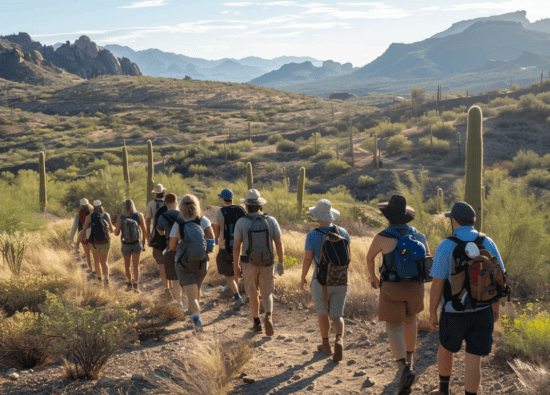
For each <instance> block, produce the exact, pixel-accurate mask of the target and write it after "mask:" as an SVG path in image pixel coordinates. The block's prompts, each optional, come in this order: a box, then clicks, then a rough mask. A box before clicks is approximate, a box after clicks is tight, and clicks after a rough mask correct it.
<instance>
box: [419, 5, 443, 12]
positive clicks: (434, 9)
mask: <svg viewBox="0 0 550 395" xmlns="http://www.w3.org/2000/svg"><path fill="white" fill-rule="evenodd" d="M439 9H440V7H439V6H437V5H436V6H433V7H425V8H421V9H420V10H419V11H437V10H439Z"/></svg>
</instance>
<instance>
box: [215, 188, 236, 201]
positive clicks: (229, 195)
mask: <svg viewBox="0 0 550 395" xmlns="http://www.w3.org/2000/svg"><path fill="white" fill-rule="evenodd" d="M218 197H219V198H222V199H225V200H233V191H232V190H231V189H224V190H223V191H221V192H220V194H219V195H218Z"/></svg>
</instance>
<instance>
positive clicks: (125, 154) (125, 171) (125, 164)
mask: <svg viewBox="0 0 550 395" xmlns="http://www.w3.org/2000/svg"><path fill="white" fill-rule="evenodd" d="M122 174H123V175H124V182H125V183H126V188H130V170H129V169H128V149H127V148H126V143H124V146H123V147H122Z"/></svg>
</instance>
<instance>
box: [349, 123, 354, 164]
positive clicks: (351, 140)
mask: <svg viewBox="0 0 550 395" xmlns="http://www.w3.org/2000/svg"><path fill="white" fill-rule="evenodd" d="M348 134H349V153H350V155H351V167H355V156H354V155H353V128H352V127H351V126H350V124H349V123H348Z"/></svg>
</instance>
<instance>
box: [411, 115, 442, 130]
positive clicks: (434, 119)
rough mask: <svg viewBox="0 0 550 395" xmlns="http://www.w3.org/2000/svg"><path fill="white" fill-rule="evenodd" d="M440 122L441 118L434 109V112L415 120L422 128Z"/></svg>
mask: <svg viewBox="0 0 550 395" xmlns="http://www.w3.org/2000/svg"><path fill="white" fill-rule="evenodd" d="M439 122H441V119H440V118H439V116H438V115H437V114H435V111H434V112H433V113H432V114H428V115H422V116H421V117H420V118H418V119H416V120H415V121H414V124H415V125H416V126H418V127H420V128H422V127H427V126H430V125H435V124H436V123H439Z"/></svg>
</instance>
